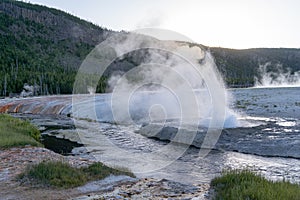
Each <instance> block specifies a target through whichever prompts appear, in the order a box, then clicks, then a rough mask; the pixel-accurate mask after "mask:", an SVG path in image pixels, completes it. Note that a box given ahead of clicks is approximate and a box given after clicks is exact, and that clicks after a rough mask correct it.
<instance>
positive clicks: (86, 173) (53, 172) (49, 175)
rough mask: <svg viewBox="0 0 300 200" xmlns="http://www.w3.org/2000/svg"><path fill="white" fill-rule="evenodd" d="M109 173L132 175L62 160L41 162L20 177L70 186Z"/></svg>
mask: <svg viewBox="0 0 300 200" xmlns="http://www.w3.org/2000/svg"><path fill="white" fill-rule="evenodd" d="M110 174H113V175H127V176H131V177H134V174H133V173H131V172H124V171H120V170H118V169H113V168H110V167H107V166H105V165H103V164H102V163H94V164H92V165H90V166H88V167H82V168H74V167H71V166H70V165H69V164H67V163H63V162H42V163H40V164H37V165H34V166H32V167H30V168H28V169H27V171H26V172H25V173H23V174H22V175H21V176H20V178H21V179H24V178H28V179H29V180H31V181H32V182H33V183H38V184H43V185H45V186H54V187H57V188H71V187H76V186H80V185H84V184H85V183H87V182H89V181H94V180H100V179H103V178H105V177H107V176H109V175H110Z"/></svg>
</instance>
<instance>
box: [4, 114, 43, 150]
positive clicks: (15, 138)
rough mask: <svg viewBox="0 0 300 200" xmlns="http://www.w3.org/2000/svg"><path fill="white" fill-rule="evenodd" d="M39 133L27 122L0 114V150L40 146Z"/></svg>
mask: <svg viewBox="0 0 300 200" xmlns="http://www.w3.org/2000/svg"><path fill="white" fill-rule="evenodd" d="M39 139H40V131H39V130H38V129H37V128H36V127H35V126H33V125H32V124H30V123H29V122H28V121H24V120H20V119H16V118H13V117H11V116H9V115H6V114H0V148H9V147H22V146H25V145H32V146H42V144H40V143H39V142H38V141H39Z"/></svg>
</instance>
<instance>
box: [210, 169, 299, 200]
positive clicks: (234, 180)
mask: <svg viewBox="0 0 300 200" xmlns="http://www.w3.org/2000/svg"><path fill="white" fill-rule="evenodd" d="M211 186H212V188H214V190H215V192H216V194H215V199H217V200H221V199H222V200H233V199H247V200H273V199H277V200H286V199H289V200H299V199H300V186H299V185H297V184H292V183H289V182H286V181H278V182H273V181H269V180H267V179H265V178H264V177H262V176H261V175H258V174H255V173H254V172H251V171H250V170H233V171H228V172H224V173H223V175H222V176H221V177H217V178H215V179H213V180H212V182H211Z"/></svg>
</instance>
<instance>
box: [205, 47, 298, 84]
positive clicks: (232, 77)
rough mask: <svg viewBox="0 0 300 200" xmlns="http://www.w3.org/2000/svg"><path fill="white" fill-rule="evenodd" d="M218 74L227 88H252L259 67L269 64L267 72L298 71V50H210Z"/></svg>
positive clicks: (257, 75)
mask: <svg viewBox="0 0 300 200" xmlns="http://www.w3.org/2000/svg"><path fill="white" fill-rule="evenodd" d="M210 50H211V52H212V54H213V55H214V57H215V60H216V64H217V66H218V68H219V70H220V72H221V73H222V74H223V76H224V77H225V80H226V83H227V84H228V85H229V86H252V85H253V84H254V77H255V76H256V77H258V78H259V77H260V76H261V74H259V66H260V65H265V64H266V63H270V65H269V66H268V70H269V71H278V70H279V69H278V66H279V65H282V69H283V70H284V71H285V72H286V71H288V70H290V71H291V73H294V72H296V71H300V49H287V48H278V49H275V48H270V49H268V48H258V49H245V50H235V49H225V48H210Z"/></svg>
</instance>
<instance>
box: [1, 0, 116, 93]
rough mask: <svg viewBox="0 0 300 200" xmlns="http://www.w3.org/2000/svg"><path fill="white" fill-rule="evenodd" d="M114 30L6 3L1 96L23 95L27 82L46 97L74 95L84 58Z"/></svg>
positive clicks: (34, 7)
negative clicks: (73, 89)
mask: <svg viewBox="0 0 300 200" xmlns="http://www.w3.org/2000/svg"><path fill="white" fill-rule="evenodd" d="M111 32H112V31H109V30H107V29H103V28H101V27H98V26H96V25H93V24H92V23H89V22H86V21H84V20H81V19H79V18H77V17H74V16H72V15H69V14H67V13H65V12H62V11H59V10H56V9H52V8H47V7H44V6H38V5H32V4H28V3H23V2H18V1H10V0H1V1H0V92H1V94H4V93H6V95H8V93H10V92H21V91H22V88H23V85H24V83H28V84H30V85H33V84H37V85H38V86H40V88H41V89H40V90H41V91H40V93H42V94H54V93H71V92H72V86H73V82H74V77H75V74H76V70H77V69H78V68H79V66H80V64H81V62H82V60H83V59H84V58H85V56H86V55H87V54H88V53H89V52H90V51H91V50H92V49H93V48H94V47H95V45H96V44H98V43H99V42H101V41H103V40H104V39H105V38H106V37H107V35H108V34H110V33H111ZM5 82H6V84H5ZM5 85H6V88H5ZM5 91H6V92H5Z"/></svg>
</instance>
